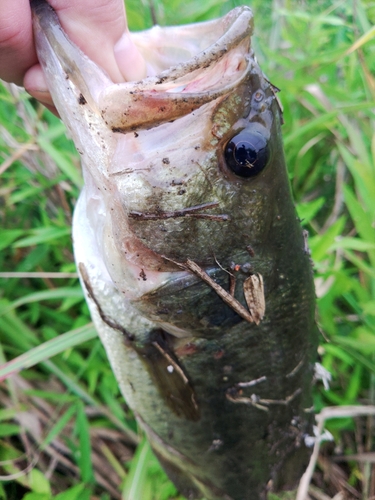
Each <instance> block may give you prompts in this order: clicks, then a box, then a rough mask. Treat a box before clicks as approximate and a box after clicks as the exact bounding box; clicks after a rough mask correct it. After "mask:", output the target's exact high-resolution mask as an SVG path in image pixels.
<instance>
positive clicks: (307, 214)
mask: <svg viewBox="0 0 375 500" xmlns="http://www.w3.org/2000/svg"><path fill="white" fill-rule="evenodd" d="M324 203H325V199H324V198H323V197H320V198H317V199H316V200H313V201H308V202H306V203H298V204H297V206H296V209H297V214H298V217H299V218H300V220H301V223H302V224H303V225H306V224H307V223H308V222H310V221H311V220H312V219H313V218H314V217H315V215H316V214H317V213H318V212H319V210H320V209H321V208H322V206H323V205H324Z"/></svg>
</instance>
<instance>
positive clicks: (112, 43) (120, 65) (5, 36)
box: [0, 0, 146, 112]
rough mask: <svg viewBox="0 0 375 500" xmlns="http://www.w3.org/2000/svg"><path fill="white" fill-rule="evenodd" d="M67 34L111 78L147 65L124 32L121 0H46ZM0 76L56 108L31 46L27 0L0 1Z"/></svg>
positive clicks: (137, 75) (129, 76)
mask: <svg viewBox="0 0 375 500" xmlns="http://www.w3.org/2000/svg"><path fill="white" fill-rule="evenodd" d="M48 3H49V4H50V5H51V6H52V7H53V8H54V9H55V10H56V12H57V14H58V16H59V19H60V22H61V25H62V27H63V29H64V30H65V32H66V33H67V35H68V36H69V38H70V39H71V40H72V41H73V42H74V43H75V44H76V45H78V47H79V48H80V49H81V50H82V51H83V52H84V53H85V54H86V55H87V56H88V57H89V58H90V59H92V60H93V61H94V62H96V64H98V65H99V66H101V67H102V68H103V69H104V70H105V71H106V72H107V74H108V75H109V77H110V78H111V79H112V80H113V82H115V83H121V82H124V81H131V80H139V79H141V78H143V77H144V76H145V74H146V65H145V62H144V60H143V58H142V56H141V55H140V54H139V52H138V50H137V49H136V47H135V46H134V44H133V43H132V41H131V38H130V36H129V30H128V27H127V21H126V13H125V5H124V1H123V0H48ZM0 78H1V79H3V80H5V81H7V82H13V83H16V84H17V85H21V86H24V87H25V89H26V90H27V92H29V94H31V95H32V96H33V97H35V98H36V99H38V100H39V101H41V102H42V103H43V104H44V105H45V106H46V107H48V108H49V109H51V110H52V111H54V112H56V110H55V109H54V107H53V102H52V99H51V96H50V94H49V92H48V88H47V84H46V81H45V78H44V75H43V71H42V69H41V67H40V65H39V63H38V58H37V55H36V51H35V45H34V39H33V31H32V23H31V10H30V5H29V0H0Z"/></svg>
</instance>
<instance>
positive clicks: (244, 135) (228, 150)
mask: <svg viewBox="0 0 375 500" xmlns="http://www.w3.org/2000/svg"><path fill="white" fill-rule="evenodd" d="M262 129H264V131H263V130H262ZM224 156H225V160H226V162H227V165H228V167H229V168H230V169H231V170H232V172H234V173H235V174H236V175H238V176H239V177H254V176H256V175H258V174H259V173H260V172H261V171H262V170H263V169H264V168H265V167H266V165H267V163H268V161H269V159H270V150H269V146H268V133H267V131H266V129H265V128H264V127H263V126H261V125H259V124H257V123H253V124H250V125H249V127H247V128H245V129H243V130H241V132H240V133H239V134H237V135H235V136H234V137H232V139H231V140H230V141H229V142H228V143H227V145H226V147H225V151H224Z"/></svg>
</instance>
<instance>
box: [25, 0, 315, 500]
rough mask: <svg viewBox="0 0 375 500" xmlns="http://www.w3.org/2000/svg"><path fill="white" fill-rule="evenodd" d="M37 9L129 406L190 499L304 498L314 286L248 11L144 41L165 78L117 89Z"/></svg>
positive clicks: (98, 312) (88, 278) (92, 270)
mask: <svg viewBox="0 0 375 500" xmlns="http://www.w3.org/2000/svg"><path fill="white" fill-rule="evenodd" d="M32 6H33V10H34V26H35V37H36V42H37V50H38V56H39V59H40V60H41V63H42V66H43V68H44V70H45V72H46V76H47V80H48V82H49V84H50V90H51V94H52V96H53V99H54V102H55V105H56V107H57V109H58V110H59V113H60V115H61V117H62V119H63V121H64V122H65V123H66V125H67V126H68V128H69V130H70V133H71V135H72V137H73V138H74V141H75V144H76V147H77V149H78V150H79V152H80V153H81V155H82V167H83V174H84V178H85V187H84V189H83V192H82V194H81V196H80V199H79V201H78V203H77V207H76V209H75V215H74V227H73V238H74V246H75V255H76V261H77V264H78V268H79V271H80V275H81V281H82V284H83V287H84V290H85V293H86V296H87V301H88V304H89V307H90V310H91V314H92V316H93V319H94V321H95V324H96V325H97V328H98V332H99V335H100V337H101V339H102V342H103V344H104V346H105V348H106V350H107V353H108V356H109V359H110V362H111V365H112V368H113V370H114V372H115V375H116V377H117V380H118V382H119V385H120V388H121V390H122V392H123V394H124V396H125V398H126V400H127V402H128V404H129V405H130V406H131V408H132V409H133V411H134V413H135V415H136V417H137V420H138V422H139V423H140V425H141V426H142V427H143V428H144V430H145V431H146V433H147V435H148V437H149V439H150V442H151V444H152V447H153V449H154V451H155V453H156V454H157V456H158V458H159V460H160V461H161V462H162V464H163V466H164V467H165V469H166V470H167V472H168V474H169V475H170V477H171V478H172V480H173V481H174V482H175V483H176V485H177V486H178V487H179V489H180V491H181V492H182V493H184V494H185V495H186V496H187V498H197V499H198V498H202V497H205V498H206V499H208V500H219V499H220V500H222V499H226V500H253V499H254V500H255V499H256V500H258V499H263V498H265V497H266V492H267V490H268V489H269V488H270V487H271V486H272V488H273V490H275V491H277V490H279V489H288V488H292V487H294V486H295V483H296V481H298V478H299V477H300V475H301V474H302V472H303V469H304V466H305V464H306V462H307V460H308V457H309V451H308V450H307V449H306V448H305V446H304V436H305V435H306V434H311V433H312V432H311V425H312V420H313V415H312V413H311V404H312V403H311V379H312V365H313V361H314V357H315V350H316V328H315V323H314V308H315V306H314V289H313V282H312V273H311V265H310V261H309V256H308V254H307V253H306V251H305V244H304V238H303V235H302V231H301V228H300V225H299V221H298V219H297V217H296V213H295V210H294V206H293V202H292V198H291V193H290V187H289V183H288V178H287V173H286V168H285V162H284V155H283V148H282V141H281V135H280V119H281V114H280V109H279V105H278V103H277V101H276V99H275V95H274V88H273V87H272V85H271V84H270V83H269V82H268V80H267V79H266V78H265V77H264V76H263V74H262V72H261V70H260V68H259V66H258V64H257V63H256V60H255V58H254V55H253V53H252V51H251V48H250V34H251V30H252V15H251V11H250V10H249V9H248V8H246V7H242V8H238V9H235V10H234V11H232V12H231V13H230V14H228V16H226V17H225V18H223V19H222V20H218V21H212V22H209V23H203V24H201V25H196V26H187V27H179V28H163V29H162V28H156V29H154V30H151V31H149V32H144V33H140V34H137V35H135V36H134V40H135V43H137V44H138V46H139V47H140V50H143V54H144V56H145V57H146V60H147V62H148V64H149V66H150V68H151V70H150V72H151V73H152V72H154V73H155V76H150V77H149V78H148V79H146V80H144V81H141V82H128V83H125V84H121V85H113V84H112V82H111V81H110V80H109V79H108V78H107V77H106V75H105V74H104V73H103V72H102V71H101V70H100V69H99V68H97V67H96V66H95V64H94V63H92V62H91V61H90V60H88V59H87V57H85V56H84V55H83V54H82V53H81V52H80V51H79V50H78V49H77V48H76V47H75V46H74V45H73V44H72V43H71V42H70V41H69V40H68V39H67V37H66V35H65V34H64V33H63V31H62V30H61V28H60V25H59V22H58V19H57V16H56V15H55V13H54V11H53V10H52V9H50V8H49V7H48V6H47V4H46V3H45V2H43V1H41V0H38V1H36V0H34V1H33V2H32ZM158 30H159V31H158ZM160 30H161V31H160ZM214 35H216V39H217V40H215V37H214ZM170 36H173V40H176V39H177V40H179V39H180V40H181V42H180V46H179V48H178V49H179V50H178V52H179V57H180V58H181V59H182V61H180V60H179V59H178V58H175V59H173V58H174V56H173V54H172V55H171V54H168V53H166V55H165V54H164V55H165V57H166V58H167V60H168V63H170V65H171V66H172V69H170V70H169V69H168V65H166V64H165V63H163V60H162V58H160V60H158V59H157V55H155V53H154V54H153V53H152V52H151V51H150V48H149V47H150V46H151V45H152V46H156V47H159V46H160V44H161V42H160V40H163V39H164V40H168V38H169V37H170ZM179 37H180V38H179ZM158 44H159V45H158ZM205 44H206V45H205ZM186 47H193V49H191V50H190V51H189V49H188V48H186ZM181 54H182V55H181ZM155 61H156V62H155ZM163 64H164V66H163ZM163 70H164V72H163ZM243 130H251V131H254V130H255V131H256V132H257V133H258V132H259V133H260V134H261V135H262V137H264V138H265V141H266V142H267V144H268V146H267V147H268V151H269V155H270V159H269V161H268V164H267V166H266V167H265V168H264V169H263V170H261V171H260V172H259V174H258V175H256V176H254V177H250V178H243V177H240V176H237V175H235V174H234V173H233V172H232V171H231V170H230V168H228V165H227V161H226V151H227V144H228V142H229V141H230V140H232V138H233V137H236V136H238V134H239V133H241V131H243ZM189 262H193V263H194V264H195V265H196V266H197V267H198V269H201V271H202V272H204V273H206V274H207V275H208V276H209V278H210V279H212V280H214V282H215V283H216V284H218V285H219V288H221V289H223V290H225V291H227V292H229V291H230V290H232V291H233V284H234V285H235V286H234V301H233V304H232V305H230V304H228V303H224V302H223V300H222V298H221V297H220V296H219V295H218V293H217V292H216V291H215V290H214V289H213V288H212V286H210V285H209V284H207V283H208V282H207V281H206V282H205V281H203V280H202V277H200V276H199V274H198V275H197V274H196V273H193V272H192V271H191V269H192V267H191V266H190V268H189V265H188V263H189ZM231 275H232V276H231ZM251 275H253V276H260V277H261V278H262V281H263V283H264V298H265V313H264V316H263V314H262V315H261V317H262V319H260V318H258V320H259V321H258V323H259V324H256V323H255V321H251V318H250V320H246V319H243V318H242V317H241V316H240V315H239V314H238V312H237V311H236V309H235V307H236V304H240V305H241V306H242V307H244V308H246V309H248V308H247V303H246V298H245V294H244V284H245V282H246V280H248V279H249V276H251ZM247 283H248V282H247ZM245 288H246V286H245ZM252 293H254V291H253V292H252ZM260 302H261V301H260ZM250 316H251V315H250ZM270 481H271V482H272V484H271V483H270Z"/></svg>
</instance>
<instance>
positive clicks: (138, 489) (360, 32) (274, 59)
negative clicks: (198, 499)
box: [0, 0, 375, 500]
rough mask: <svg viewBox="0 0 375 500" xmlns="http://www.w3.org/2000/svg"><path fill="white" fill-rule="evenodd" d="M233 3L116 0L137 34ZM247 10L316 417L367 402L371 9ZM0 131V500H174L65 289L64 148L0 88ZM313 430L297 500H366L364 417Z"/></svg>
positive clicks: (374, 81)
mask: <svg viewBox="0 0 375 500" xmlns="http://www.w3.org/2000/svg"><path fill="white" fill-rule="evenodd" d="M241 3H245V2H237V1H235V0H229V1H223V0H205V1H204V2H203V1H201V0H188V1H186V2H184V3H181V2H180V1H178V0H165V1H162V0H150V1H149V2H148V1H147V0H144V1H139V0H129V1H127V12H128V20H129V24H130V27H131V29H132V30H139V29H145V28H148V27H150V26H152V24H153V23H154V22H155V21H156V22H157V23H158V24H161V25H166V24H181V23H189V22H197V21H203V20H206V19H211V18H214V17H218V16H221V15H223V14H225V13H226V12H228V11H229V10H230V9H231V8H233V7H235V6H236V5H239V4H241ZM250 6H251V7H252V9H253V11H254V16H255V26H256V27H255V35H254V38H253V46H254V49H255V52H256V55H257V58H258V60H259V61H260V64H261V67H262V69H263V71H264V72H265V73H266V75H267V77H268V78H269V79H270V80H271V81H272V83H273V84H275V85H276V86H277V87H279V88H280V89H281V93H280V94H279V96H280V99H281V101H282V104H283V106H284V120H285V124H284V126H283V135H284V144H285V153H286V157H287V165H288V168H289V174H290V181H291V184H292V187H293V192H294V196H295V201H296V205H297V209H298V213H299V216H300V218H301V219H302V225H303V226H304V228H305V229H306V230H307V231H308V232H309V235H310V238H309V243H310V247H311V252H312V259H313V261H314V268H315V276H316V290H317V297H318V310H317V320H318V322H319V325H320V328H321V332H322V336H321V342H320V347H319V356H320V360H321V363H322V364H323V366H324V367H325V368H326V369H327V370H329V372H330V373H331V375H332V381H331V384H330V387H329V389H328V388H325V387H324V386H323V385H322V384H320V383H318V384H316V386H315V405H316V410H317V412H319V411H320V410H321V409H322V408H324V407H325V406H332V405H353V404H365V405H368V404H375V132H374V131H375V127H374V124H375V115H374V110H375V76H374V75H375V42H374V40H375V38H374V37H375V28H374V24H375V2H374V1H370V0H346V1H345V0H342V1H337V2H332V1H328V0H317V1H308V0H305V1H302V0H301V1H297V0H273V1H271V0H254V1H252V2H251V4H250ZM0 130H1V134H0V159H1V164H0V173H1V183H0V227H1V229H0V272H1V273H2V274H1V275H0V365H1V364H3V363H6V362H7V361H10V360H13V359H15V361H14V362H13V363H12V364H7V365H5V366H0V500H6V499H7V500H21V499H22V500H51V499H54V500H75V499H80V500H81V499H82V500H85V499H87V500H88V499H101V500H109V499H120V498H122V495H123V498H125V499H126V500H170V499H173V500H176V499H179V500H182V497H180V496H178V493H177V492H176V490H175V488H174V487H173V486H172V485H171V484H170V483H169V482H168V480H167V478H166V476H165V474H164V473H163V472H162V471H161V469H160V467H159V465H158V463H157V461H156V459H155V458H154V457H153V455H152V453H151V451H150V449H149V445H148V443H147V442H146V441H145V440H144V439H143V437H142V435H141V433H140V432H139V431H138V429H137V427H136V424H135V422H134V419H133V417H132V414H131V412H130V410H129V409H128V407H127V405H126V402H125V401H124V400H123V398H122V396H121V395H120V394H119V391H118V388H117V384H116V381H115V380H114V377H113V375H112V372H111V370H110V367H109V364H108V362H107V358H106V355H105V352H104V350H103V347H102V346H101V344H100V342H99V340H98V339H97V338H96V334H95V330H94V328H93V327H92V325H91V323H90V317H89V314H88V310H87V307H86V305H85V302H84V300H83V295H82V292H81V289H80V286H79V283H78V280H77V278H76V275H75V265H74V261H73V252H72V243H71V237H70V234H71V219H72V211H73V208H74V205H75V202H76V200H77V197H78V194H79V191H80V187H81V185H82V181H81V174H80V167H79V158H78V155H77V153H76V151H75V149H74V146H73V144H72V143H71V141H70V140H68V139H67V137H66V135H65V129H64V126H63V125H62V124H61V123H60V121H59V120H58V119H57V118H55V117H54V116H52V115H51V114H50V113H49V112H48V111H46V110H45V109H44V108H42V107H41V106H40V105H39V104H38V103H37V102H36V101H35V100H33V99H31V98H30V97H29V96H28V95H27V94H25V93H24V92H23V91H22V90H21V89H19V88H16V87H12V86H9V85H1V86H0ZM6 273H19V274H16V275H12V274H6ZM28 273H39V274H38V275H36V276H37V277H35V275H30V274H28ZM50 273H57V274H50ZM30 276H31V277H30ZM38 346H39V347H38ZM21 355H22V357H21V358H19V356H21ZM21 368H23V371H21V372H19V370H20V369H21ZM10 372H12V375H11V376H8V375H9V373H10ZM327 427H328V429H329V431H330V432H331V433H332V434H333V436H334V438H335V441H334V442H332V443H328V444H327V445H326V446H325V447H323V449H322V452H321V454H320V458H319V461H318V467H317V470H316V472H315V475H314V481H313V485H312V486H311V490H310V495H311V497H312V498H316V499H318V500H320V499H322V500H326V499H327V498H332V497H334V496H335V495H336V494H337V493H339V492H343V493H342V494H343V495H344V496H342V497H340V498H362V499H369V498H371V497H374V496H375V473H374V465H373V464H374V454H371V452H373V451H375V450H374V445H373V435H374V427H373V420H372V418H371V417H366V418H365V417H362V418H357V419H352V418H346V419H343V418H341V419H334V420H330V421H329V422H328V424H327ZM344 455H345V456H346V458H345V457H344ZM324 495H326V496H324Z"/></svg>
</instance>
